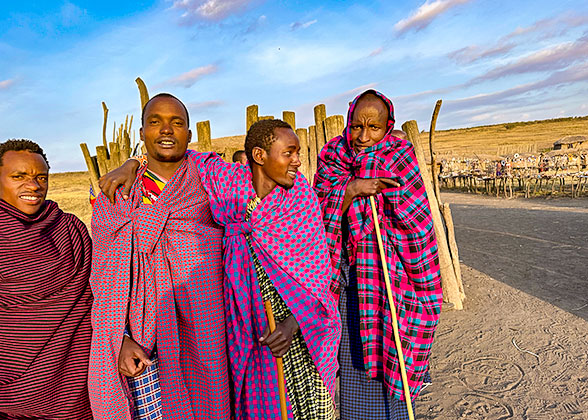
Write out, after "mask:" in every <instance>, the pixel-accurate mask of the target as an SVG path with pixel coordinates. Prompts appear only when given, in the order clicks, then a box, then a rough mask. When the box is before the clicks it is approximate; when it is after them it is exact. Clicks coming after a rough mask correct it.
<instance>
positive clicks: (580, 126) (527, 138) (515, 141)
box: [422, 116, 588, 157]
mask: <svg viewBox="0 0 588 420" xmlns="http://www.w3.org/2000/svg"><path fill="white" fill-rule="evenodd" d="M569 135H588V116H585V117H571V118H557V119H552V120H543V121H529V122H515V123H503V124H496V125H486V126H480V127H472V128H462V129H455V130H443V131H436V132H435V151H436V152H437V153H438V156H440V157H442V156H443V155H448V156H466V157H468V156H474V154H478V155H480V154H487V155H497V154H499V152H500V151H502V152H506V153H517V152H519V153H520V152H526V151H527V148H528V147H533V148H535V151H537V152H541V151H543V150H548V149H551V148H552V147H553V143H554V142H555V141H557V140H559V139H560V138H562V137H564V136H569ZM422 136H426V137H422V140H425V139H428V136H429V133H428V132H426V133H422ZM427 155H428V151H427Z"/></svg>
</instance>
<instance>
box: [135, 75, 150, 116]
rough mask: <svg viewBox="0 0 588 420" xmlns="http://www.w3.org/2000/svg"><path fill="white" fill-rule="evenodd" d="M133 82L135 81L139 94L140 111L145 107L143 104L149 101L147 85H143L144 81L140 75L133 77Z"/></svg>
mask: <svg viewBox="0 0 588 420" xmlns="http://www.w3.org/2000/svg"><path fill="white" fill-rule="evenodd" d="M135 83H137V87H138V88H139V96H140V98H141V111H143V108H145V104H146V103H147V102H148V101H149V91H148V90H147V86H145V82H143V79H141V78H140V77H137V78H136V79H135Z"/></svg>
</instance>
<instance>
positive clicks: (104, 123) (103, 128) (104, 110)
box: [102, 102, 108, 147]
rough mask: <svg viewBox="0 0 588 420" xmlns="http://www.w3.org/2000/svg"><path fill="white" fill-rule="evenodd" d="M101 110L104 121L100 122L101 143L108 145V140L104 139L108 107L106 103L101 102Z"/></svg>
mask: <svg viewBox="0 0 588 420" xmlns="http://www.w3.org/2000/svg"><path fill="white" fill-rule="evenodd" d="M102 111H103V113H104V121H103V123H102V145H103V146H104V147H108V141H107V140H106V122H107V121H108V108H107V107H106V104H105V103H104V102H102Z"/></svg>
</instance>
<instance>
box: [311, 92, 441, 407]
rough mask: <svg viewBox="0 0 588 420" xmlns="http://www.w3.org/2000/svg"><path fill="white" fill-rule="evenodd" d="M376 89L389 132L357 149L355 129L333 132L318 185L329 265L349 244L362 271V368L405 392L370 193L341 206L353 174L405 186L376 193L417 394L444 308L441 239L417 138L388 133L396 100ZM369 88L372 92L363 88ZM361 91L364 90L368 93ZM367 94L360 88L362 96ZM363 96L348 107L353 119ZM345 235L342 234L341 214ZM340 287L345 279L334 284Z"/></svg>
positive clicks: (337, 268) (404, 345)
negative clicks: (395, 179) (384, 108)
mask: <svg viewBox="0 0 588 420" xmlns="http://www.w3.org/2000/svg"><path fill="white" fill-rule="evenodd" d="M368 92H371V93H374V94H376V95H378V96H379V97H380V98H382V100H383V101H384V102H385V103H386V105H387V106H388V109H389V111H390V112H389V124H388V126H389V129H388V134H387V135H386V136H385V137H384V138H383V139H382V140H381V141H380V142H379V143H377V144H375V145H373V146H372V147H370V148H368V149H365V150H363V151H361V152H360V153H355V151H354V150H353V148H352V147H351V129H350V127H349V124H348V126H347V127H346V129H345V131H344V133H343V135H342V136H339V137H335V138H333V139H331V140H330V141H329V142H328V143H327V144H326V145H325V147H324V148H323V149H322V150H321V152H320V155H319V160H318V170H317V173H316V175H315V180H314V188H315V190H316V192H317V194H318V196H319V201H320V203H321V206H322V210H323V217H324V222H325V228H326V232H327V243H328V246H329V251H330V252H331V262H332V266H333V268H334V270H335V273H336V274H337V278H338V277H339V274H340V272H341V255H342V254H341V251H342V247H343V246H346V249H347V251H348V255H349V262H350V265H355V266H356V270H357V277H358V295H359V311H360V317H361V319H360V335H361V339H362V343H363V356H364V363H365V369H366V371H367V374H368V376H369V377H370V378H383V379H384V382H385V384H386V385H387V387H388V389H389V392H390V393H391V394H392V395H393V396H394V397H395V398H397V399H403V398H404V397H403V390H402V379H401V376H400V372H399V367H398V357H397V352H396V348H395V344H394V334H393V329H392V321H391V314H390V309H389V308H390V307H389V303H388V302H387V296H386V288H385V283H384V278H383V273H382V269H381V261H380V256H379V251H378V245H377V242H376V234H375V230H374V220H373V217H372V211H371V207H370V204H369V199H368V198H367V197H356V198H355V199H354V200H353V202H352V203H351V205H350V207H349V209H348V211H347V213H346V214H345V215H344V214H343V212H342V204H343V199H344V195H345V190H346V188H347V185H348V184H349V182H350V181H352V180H353V179H356V178H377V177H388V178H393V177H395V176H398V177H399V178H400V181H401V184H402V186H401V187H399V188H390V189H387V190H384V191H383V193H382V194H380V195H378V196H376V197H374V198H375V201H376V203H377V208H378V214H379V219H380V222H381V230H382V236H383V238H382V240H383V243H384V249H385V252H386V256H387V261H386V262H387V264H388V267H389V271H390V275H391V279H390V281H391V285H392V294H393V297H394V302H395V305H396V311H397V315H398V320H399V323H400V326H399V331H400V338H401V342H402V350H403V354H404V358H405V362H406V368H407V375H408V380H409V385H410V390H411V397H412V398H413V399H414V398H416V396H417V395H418V393H419V390H420V387H421V385H422V380H423V376H424V375H425V373H426V372H427V367H428V363H429V362H428V361H429V353H430V349H431V344H432V342H433V335H434V332H435V328H436V326H437V323H438V321H439V313H440V311H441V298H442V293H441V286H440V274H439V262H438V257H437V243H436V240H435V235H434V230H433V221H432V218H431V212H430V209H429V205H428V201H427V195H426V192H425V187H424V185H423V181H422V178H421V176H420V172H419V168H418V166H417V163H416V158H415V155H414V150H413V148H412V145H411V144H410V143H409V142H408V141H406V140H402V139H400V138H396V137H393V136H392V135H390V131H391V130H392V129H393V127H394V108H393V105H392V102H390V100H388V99H387V98H386V97H385V96H383V95H382V94H380V93H378V92H375V91H368ZM365 93H367V92H365ZM365 93H364V94H365ZM364 94H362V95H364ZM362 95H360V96H358V97H357V98H356V99H355V101H354V102H353V103H352V104H351V106H350V108H349V113H348V116H347V121H348V122H349V121H350V119H351V116H352V114H353V110H354V108H355V105H356V103H357V100H358V99H359V98H360V97H361V96H362ZM344 217H346V222H347V223H348V227H349V230H348V240H347V242H346V244H344V240H343V229H342V226H343V222H344V220H343V218H344ZM332 290H333V291H334V292H335V293H339V292H340V285H339V284H338V283H337V282H335V283H334V284H333V285H332Z"/></svg>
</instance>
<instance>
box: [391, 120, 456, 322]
mask: <svg viewBox="0 0 588 420" xmlns="http://www.w3.org/2000/svg"><path fill="white" fill-rule="evenodd" d="M402 129H403V130H404V132H405V133H406V135H407V137H408V140H409V141H410V142H411V143H412V145H413V146H414V151H415V155H416V158H417V162H418V165H419V167H420V168H425V169H424V170H423V169H421V176H422V178H423V183H424V184H425V189H426V191H427V197H428V199H429V207H430V208H431V216H432V217H433V226H434V228H435V236H436V237H437V247H438V252H439V265H440V270H441V285H442V287H443V300H444V301H446V302H450V303H453V305H454V307H455V309H458V310H461V309H463V302H462V300H461V294H460V291H459V286H458V283H457V279H456V277H455V271H454V268H453V262H452V261H451V254H450V253H449V245H448V244H447V237H446V236H445V228H444V226H443V220H442V219H441V212H440V210H439V203H438V202H437V198H436V196H435V191H434V190H433V183H432V182H431V175H430V174H429V171H427V170H426V168H427V162H426V160H425V154H424V151H423V146H422V143H421V140H420V135H419V128H418V125H417V123H416V121H414V120H411V121H407V122H405V123H404V124H403V125H402Z"/></svg>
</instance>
